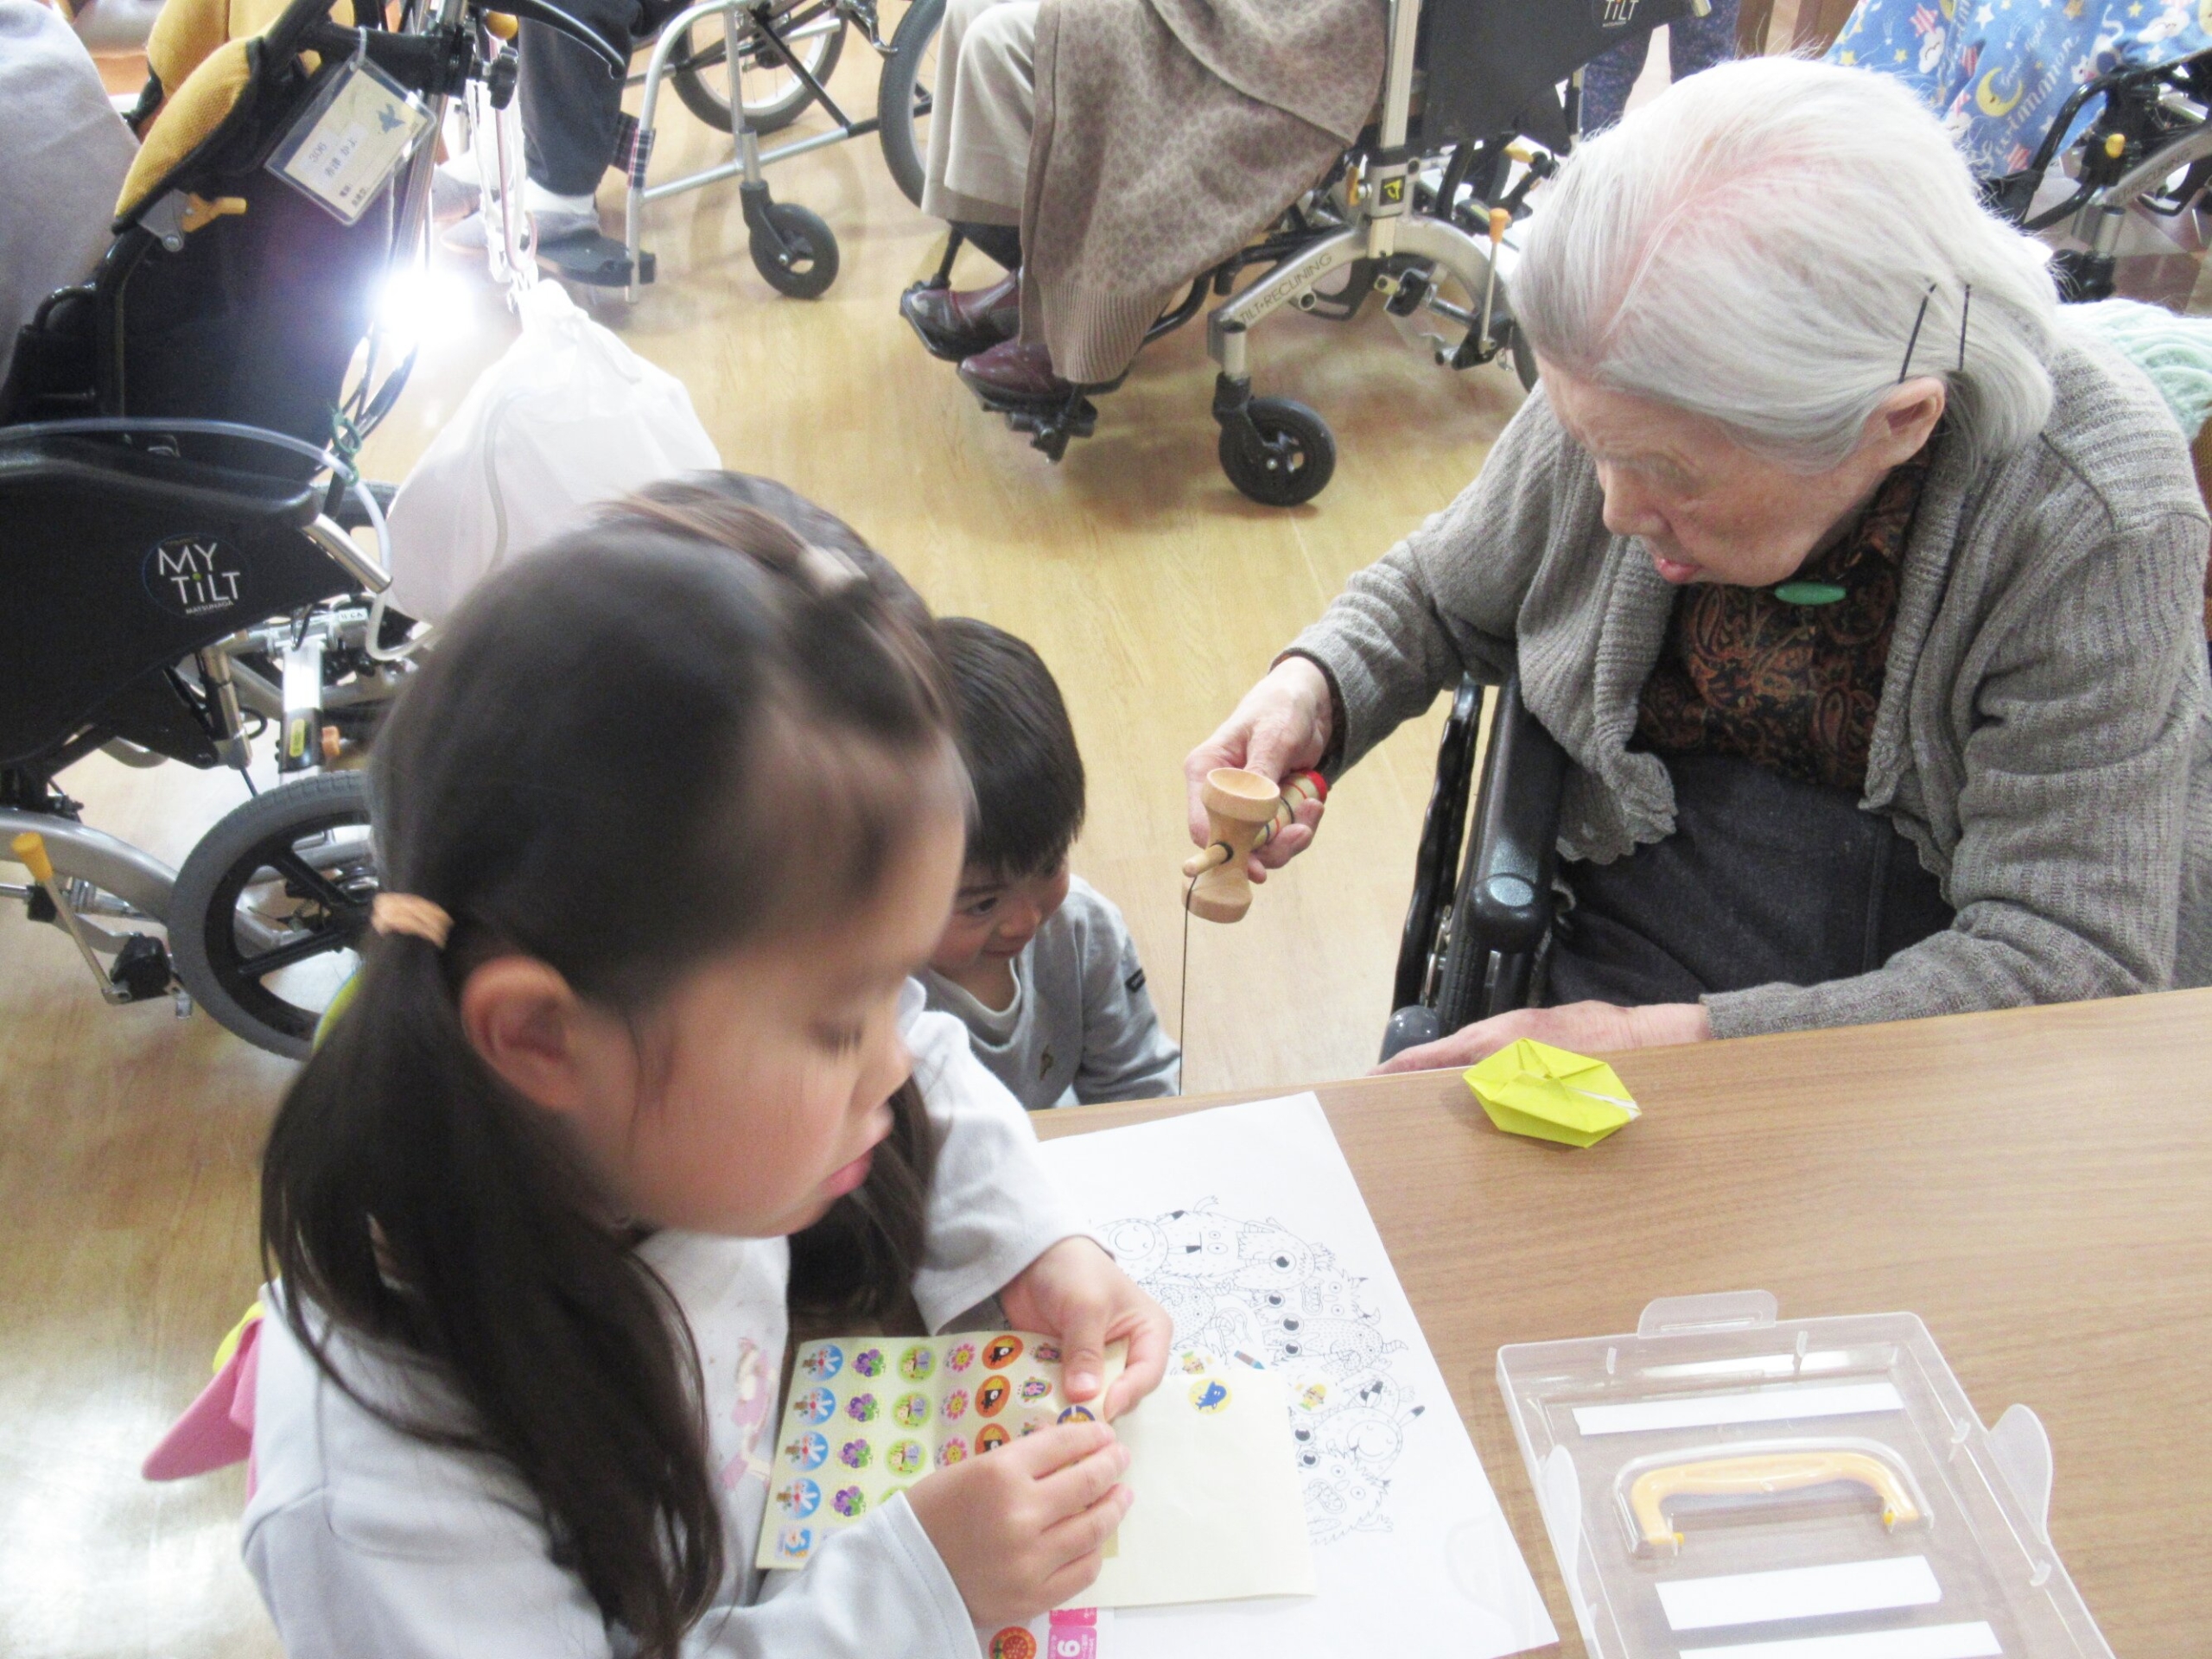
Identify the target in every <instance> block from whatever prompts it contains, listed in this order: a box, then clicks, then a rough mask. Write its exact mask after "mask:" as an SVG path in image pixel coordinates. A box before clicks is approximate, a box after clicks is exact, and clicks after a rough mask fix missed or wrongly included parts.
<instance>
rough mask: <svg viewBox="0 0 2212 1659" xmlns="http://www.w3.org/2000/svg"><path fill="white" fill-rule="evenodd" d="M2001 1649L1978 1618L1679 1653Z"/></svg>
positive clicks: (1810, 1658) (1928, 1658) (1936, 1653)
mask: <svg viewBox="0 0 2212 1659" xmlns="http://www.w3.org/2000/svg"><path fill="white" fill-rule="evenodd" d="M2004 1651H2005V1649H2003V1648H2001V1647H1999V1646H1998V1644H1997V1632H1996V1631H1994V1630H1991V1629H1990V1628H1989V1626H1988V1625H1986V1624H1980V1623H1978V1622H1977V1623H1975V1624H1923V1625H1921V1626H1919V1627H1918V1628H1916V1629H1914V1630H1859V1631H1857V1632H1855V1633H1853V1634H1852V1635H1850V1636H1808V1637H1801V1638H1800V1639H1798V1640H1796V1641H1794V1642H1746V1643H1738V1644H1737V1645H1736V1646H1734V1647H1732V1648H1684V1649H1682V1659H1998V1656H1999V1655H2001V1654H2003V1653H2004Z"/></svg>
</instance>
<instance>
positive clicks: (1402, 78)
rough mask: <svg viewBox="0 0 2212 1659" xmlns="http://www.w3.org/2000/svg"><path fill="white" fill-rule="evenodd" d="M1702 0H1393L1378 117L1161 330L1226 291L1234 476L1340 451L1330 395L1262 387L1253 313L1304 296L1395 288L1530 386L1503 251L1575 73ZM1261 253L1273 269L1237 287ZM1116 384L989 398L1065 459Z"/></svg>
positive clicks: (1419, 330)
mask: <svg viewBox="0 0 2212 1659" xmlns="http://www.w3.org/2000/svg"><path fill="white" fill-rule="evenodd" d="M1692 3H1693V0H1641V3H1637V0H1597V3H1592V0H1431V3H1429V4H1428V5H1426V6H1424V5H1423V3H1422V0H1389V34H1388V44H1387V47H1386V53H1387V56H1386V60H1385V67H1384V70H1383V89H1382V98H1381V103H1380V105H1379V111H1378V115H1377V118H1376V121H1375V123H1374V124H1372V125H1371V126H1370V128H1369V129H1368V130H1366V131H1365V132H1363V134H1362V135H1361V136H1360V138H1359V141H1358V143H1356V144H1355V145H1354V146H1353V147H1352V148H1351V149H1350V150H1348V151H1346V152H1345V154H1344V156H1341V157H1339V158H1338V161H1337V162H1335V164H1334V165H1333V166H1332V168H1330V170H1329V172H1328V174H1327V175H1325V177H1324V178H1322V179H1321V180H1319V181H1318V182H1317V183H1316V184H1315V185H1314V187H1313V188H1312V189H1311V190H1309V191H1308V192H1307V193H1306V195H1305V196H1304V197H1302V198H1301V199H1300V200H1299V201H1297V202H1295V203H1294V204H1293V205H1292V207H1290V209H1289V210H1288V211H1287V213H1284V214H1283V216H1282V217H1281V219H1279V220H1278V221H1277V222H1276V223H1275V224H1274V226H1271V227H1269V228H1268V231H1267V232H1266V233H1265V234H1264V235H1263V236H1262V238H1260V239H1259V240H1258V241H1257V242H1256V243H1254V244H1252V245H1249V246H1247V247H1245V248H1243V249H1241V250H1240V251H1238V252H1237V253H1236V255H1235V256H1234V257H1232V258H1230V259H1229V260H1227V261H1225V262H1224V263H1223V264H1220V265H1218V266H1216V267H1215V268H1214V269H1212V270H1206V271H1202V272H1200V273H1199V274H1198V277H1195V278H1194V279H1193V280H1192V283H1191V288H1190V291H1189V293H1188V294H1187V295H1186V296H1185V297H1184V299H1183V300H1182V301H1181V302H1180V303H1179V304H1178V305H1176V306H1175V307H1174V308H1172V309H1171V310H1169V311H1168V312H1167V313H1166V315H1163V316H1161V317H1160V319H1159V320H1158V321H1156V322H1154V324H1153V326H1152V327H1151V329H1150V330H1149V331H1148V332H1147V334H1146V336H1145V339H1146V340H1147V343H1148V342H1149V341H1151V340H1156V339H1158V338H1160V336H1161V335H1163V334H1168V333H1170V332H1172V331H1173V330H1174V329H1177V328H1179V327H1182V326H1183V325H1184V324H1185V323H1186V322H1188V321H1191V320H1192V318H1193V317H1195V316H1196V315H1198V312H1199V310H1200V309H1201V308H1203V307H1204V305H1205V301H1206V297H1207V295H1208V293H1209V292H1211V293H1212V294H1213V295H1214V296H1217V297H1218V298H1221V299H1222V300H1223V301H1224V303H1223V304H1221V305H1219V306H1217V307H1216V308H1214V310H1213V311H1212V312H1211V315H1209V316H1208V317H1207V319H1206V351H1207V353H1208V354H1209V355H1210V356H1211V357H1212V359H1213V360H1214V362H1215V363H1216V364H1217V365H1218V367H1219V370H1220V372H1219V374H1218V375H1217V378H1216V380H1215V383H1214V400H1213V416H1214V419H1215V420H1216V422H1217V423H1219V425H1220V428H1221V436H1220V439H1219V443H1218V455H1219V459H1220V462H1221V467H1222V471H1223V472H1224V473H1225V474H1228V476H1229V479H1230V482H1231V483H1233V484H1235V485H1236V487H1237V488H1238V489H1239V490H1241V491H1242V492H1243V493H1244V494H1245V495H1247V496H1249V497H1250V498H1251V499H1253V500H1255V501H1258V502H1261V503H1262V504H1263V505H1269V506H1285V507H1287V506H1297V505H1301V504H1303V503H1305V502H1307V501H1310V500H1312V499H1313V498H1314V497H1315V496H1317V495H1319V493H1321V492H1322V490H1324V489H1325V488H1326V487H1327V486H1328V483H1329V480H1330V478H1331V476H1332V474H1333V473H1334V472H1335V470H1336V454H1337V451H1336V440H1335V437H1334V435H1332V433H1331V431H1330V429H1329V427H1328V423H1326V422H1325V421H1324V420H1323V419H1322V417H1321V416H1320V415H1319V414H1318V413H1317V412H1316V411H1315V410H1312V409H1310V408H1308V407H1307V406H1306V404H1301V403H1298V402H1296V401H1295V400H1294V399H1291V398H1287V397H1254V396H1253V395H1252V375H1251V368H1250V347H1249V336H1250V334H1251V331H1252V330H1253V329H1254V328H1255V327H1257V326H1258V325H1259V324H1260V323H1262V322H1263V321H1266V320H1267V319H1268V317H1270V316H1272V315H1274V314H1275V313H1276V312H1277V311H1280V310H1281V309H1282V308H1284V307H1286V306H1288V307H1290V308H1292V309H1294V310H1297V311H1301V312H1304V313H1306V314H1307V315H1312V316H1316V317H1319V318H1322V319H1325V320H1326V321H1334V322H1348V321H1351V319H1352V318H1354V317H1356V316H1357V315H1359V313H1360V311H1361V310H1362V308H1363V307H1364V305H1365V303H1366V302H1367V300H1368V298H1369V297H1370V296H1381V297H1382V299H1383V304H1384V308H1385V309H1386V310H1387V311H1388V312H1389V315H1391V316H1392V317H1393V319H1395V321H1397V322H1398V323H1399V325H1400V327H1401V332H1402V333H1405V334H1408V335H1409V336H1410V337H1412V338H1414V340H1418V341H1419V342H1420V343H1421V345H1423V346H1425V347H1426V348H1427V350H1428V351H1429V352H1430V353H1431V354H1432V355H1433V359H1434V360H1435V362H1436V364H1437V365H1438V366H1439V367H1441V368H1448V369H1452V370H1454V371H1459V370H1465V369H1470V368H1474V367H1477V366H1479V365H1483V364H1485V363H1489V362H1491V361H1494V360H1495V359H1497V358H1498V357H1499V356H1500V354H1501V353H1503V354H1507V355H1509V356H1510V359H1511V361H1512V362H1513V364H1514V366H1515V368H1516V372H1518V374H1519V376H1520V378H1521V382H1522V385H1523V386H1524V387H1525V386H1528V385H1534V384H1535V356H1534V354H1533V353H1531V352H1530V350H1529V346H1528V343H1527V341H1526V340H1525V339H1523V338H1522V336H1521V334H1519V333H1518V331H1517V330H1516V329H1515V327H1514V326H1513V313H1512V307H1511V303H1510V298H1509V295H1508V291H1507V289H1508V284H1507V283H1506V280H1505V278H1504V276H1503V271H1502V269H1501V267H1502V265H1503V263H1504V261H1505V258H1506V257H1508V255H1509V254H1510V249H1509V247H1508V246H1507V240H1506V238H1507V233H1508V232H1509V231H1510V227H1511V226H1512V225H1513V224H1514V223H1516V222H1517V221H1518V220H1520V219H1524V218H1526V217H1527V215H1528V213H1529V192H1530V191H1531V190H1532V189H1533V188H1535V187H1536V186H1537V185H1539V184H1541V182H1542V181H1543V180H1545V179H1547V178H1548V177H1550V176H1551V175H1552V174H1553V173H1554V172H1556V171H1557V169H1558V162H1557V161H1556V159H1555V157H1556V156H1558V155H1560V154H1563V153H1564V152H1565V151H1566V150H1567V148H1568V147H1569V145H1570V144H1571V143H1572V142H1573V130H1574V118H1575V110H1574V104H1575V101H1576V93H1575V89H1574V86H1573V77H1574V76H1575V75H1576V74H1577V73H1578V72H1579V71H1580V68H1581V67H1582V65H1584V64H1585V63H1586V62H1588V61H1589V60H1591V59H1592V58H1594V57H1596V56H1598V55H1599V54H1601V53H1603V52H1605V51H1608V50H1610V49H1611V48H1613V47H1615V46H1617V45H1618V44H1620V43H1621V41H1624V40H1626V39H1630V38H1632V37H1633V36H1634V35H1638V34H1643V33H1647V32H1649V30H1651V29H1655V28H1656V27H1658V26H1659V25H1660V24H1662V23H1665V22H1671V21H1673V20H1674V19H1675V18H1677V17H1681V16H1687V15H1688V13H1689V11H1690V10H1691V6H1692ZM1562 83H1566V85H1567V91H1566V92H1565V94H1564V96H1562V93H1561V91H1560V88H1561V85H1562ZM1417 104H1418V106H1419V107H1418V109H1416V105H1417ZM960 242H961V238H960V237H959V235H958V234H957V232H956V233H955V234H954V236H953V238H951V241H950V244H949V245H948V246H947V248H946V251H945V255H944V261H943V263H942V264H940V266H939V268H938V270H937V272H936V273H935V275H933V276H932V277H931V278H930V279H929V280H928V282H927V283H925V284H924V286H925V287H929V288H944V287H948V286H950V282H951V275H952V261H953V258H954V256H955V254H957V251H958V249H959V246H960ZM1254 267H1264V268H1265V269H1264V273H1263V274H1262V276H1261V277H1258V278H1257V280H1255V281H1254V282H1252V283H1249V285H1247V286H1245V287H1243V288H1242V289H1238V288H1237V286H1236V284H1237V280H1238V278H1239V277H1241V276H1242V275H1243V273H1244V272H1245V271H1246V270H1250V269H1252V268H1254ZM1332 283H1333V284H1334V285H1333V286H1330V284H1332ZM1117 384H1118V383H1117ZM1110 389H1111V388H1101V387H1089V388H1085V387H1080V386H1078V387H1077V388H1075V389H1074V390H1073V391H1071V394H1070V395H1069V396H1068V397H1067V398H1066V399H1065V402H1063V403H1060V404H1056V405H1053V406H1050V407H1046V408H1042V409H1040V408H1039V407H1037V406H1036V405H1034V404H1011V403H1001V402H998V401H995V400H992V399H988V398H987V399H986V400H985V402H984V407H985V408H987V409H989V410H993V411H994V412H995V413H1000V414H1003V415H1005V416H1006V417H1007V424H1008V425H1009V426H1011V427H1013V428H1014V429H1015V430H1017V431H1021V432H1026V433H1027V434H1028V435H1030V439H1031V442H1032V443H1033V445H1034V447H1035V448H1038V449H1040V450H1042V451H1043V452H1044V453H1045V454H1046V455H1047V456H1048V457H1049V458H1051V459H1052V460H1053V461H1058V460H1059V459H1060V458H1061V457H1062V456H1063V455H1065V454H1066V453H1067V446H1068V443H1069V441H1070V440H1071V439H1072V438H1078V437H1088V436H1089V435H1090V434H1091V432H1092V431H1093V430H1094V429H1095V428H1096V423H1097V418H1098V410H1097V407H1096V404H1095V403H1093V401H1092V397H1091V394H1094V393H1096V392H1098V391H1105V390H1110Z"/></svg>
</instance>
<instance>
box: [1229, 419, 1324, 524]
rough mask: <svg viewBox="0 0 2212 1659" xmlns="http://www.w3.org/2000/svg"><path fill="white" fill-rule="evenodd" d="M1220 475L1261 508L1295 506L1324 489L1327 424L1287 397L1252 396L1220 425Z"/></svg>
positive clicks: (1309, 499)
mask: <svg viewBox="0 0 2212 1659" xmlns="http://www.w3.org/2000/svg"><path fill="white" fill-rule="evenodd" d="M1220 454H1221V470H1222V471H1223V472H1224V473H1226V474H1229V481H1230V483H1232V484H1234V485H1235V486H1236V487H1237V488H1238V489H1240V490H1242V491H1243V493H1245V494H1246V495H1248V496H1249V497H1251V499H1253V500H1255V501H1257V502H1259V503H1260V504H1261V505H1263V506H1269V507H1295V506H1300V505H1303V504H1304V503H1306V502H1308V501H1311V500H1312V499H1313V498H1314V497H1315V496H1317V495H1319V494H1320V493H1321V492H1322V491H1323V490H1325V489H1326V488H1328V486H1329V480H1330V478H1331V476H1332V474H1334V473H1335V472H1336V470H1337V441H1336V438H1335V437H1334V436H1333V435H1332V434H1331V433H1330V431H1329V423H1327V422H1326V421H1324V420H1323V419H1322V418H1321V417H1320V416H1319V415H1317V414H1315V413H1314V412H1313V410H1310V409H1308V408H1306V405H1305V404H1301V403H1296V402H1294V401H1293V400H1292V399H1290V398H1288V397H1255V398H1253V399H1252V400H1251V401H1250V402H1249V403H1248V404H1245V405H1244V407H1243V411H1242V415H1241V417H1240V416H1236V415H1231V416H1225V417H1224V419H1223V421H1222V426H1221V447H1220Z"/></svg>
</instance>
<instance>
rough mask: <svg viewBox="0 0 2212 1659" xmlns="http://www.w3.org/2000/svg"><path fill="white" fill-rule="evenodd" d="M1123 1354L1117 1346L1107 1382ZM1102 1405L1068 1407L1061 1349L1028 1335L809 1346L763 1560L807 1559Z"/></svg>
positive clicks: (798, 1377)
mask: <svg viewBox="0 0 2212 1659" xmlns="http://www.w3.org/2000/svg"><path fill="white" fill-rule="evenodd" d="M1119 1360H1120V1351H1119V1349H1118V1347H1117V1348H1116V1349H1115V1350H1114V1351H1111V1352H1109V1355H1108V1357H1107V1365H1106V1370H1107V1380H1108V1381H1109V1383H1110V1382H1111V1381H1112V1379H1113V1377H1114V1376H1116V1375H1118V1374H1119V1370H1120V1363H1119ZM1094 1406H1095V1402H1094V1405H1082V1406H1078V1405H1074V1404H1071V1403H1070V1402H1069V1401H1068V1399H1067V1397H1066V1396H1065V1395H1064V1394H1062V1393H1061V1391H1060V1351H1059V1348H1058V1345H1057V1344H1054V1343H1053V1341H1052V1338H1049V1337H1039V1336H1037V1335H1035V1334H1033V1333H1032V1332H1020V1331H998V1332H988V1331H987V1332H969V1333H967V1334H964V1335H959V1336H946V1337H842V1338H835V1339H833V1340H830V1341H827V1342H810V1343H807V1344H804V1346H802V1347H801V1348H800V1349H799V1351H798V1358H797V1360H796V1362H795V1363H794V1364H793V1367H792V1370H791V1403H790V1404H789V1405H788V1406H786V1407H785V1409H784V1414H783V1421H782V1430H781V1433H780V1435H779V1439H778V1441H777V1446H776V1461H775V1465H774V1467H773V1469H772V1471H771V1472H770V1475H769V1484H768V1513H767V1517H766V1520H765V1521H764V1522H762V1525H761V1528H760V1554H759V1556H758V1562H759V1565H760V1566H761V1567H803V1566H804V1565H805V1564H806V1560H807V1557H808V1556H810V1555H811V1554H813V1553H814V1551H815V1550H816V1549H817V1548H818V1547H819V1546H820V1545H821V1543H822V1541H823V1539H824V1538H826V1537H828V1536H829V1535H830V1534H832V1533H834V1532H836V1531H837V1530H838V1529H840V1528H842V1527H848V1526H850V1525H851V1524H852V1523H853V1522H855V1521H857V1520H859V1519H860V1518H861V1516H864V1515H866V1514H867V1513H868V1511H869V1510H873V1509H875V1508H877V1507H878V1506H880V1504H882V1503H885V1502H886V1501H887V1500H888V1499H889V1498H890V1497H891V1496H892V1494H893V1493H894V1492H901V1491H905V1490H906V1488H907V1487H909V1486H911V1485H912V1484H914V1483H915V1482H916V1481H918V1480H919V1479H920V1478H922V1477H923V1476H924V1475H925V1474H928V1473H929V1472H930V1471H931V1470H933V1469H946V1468H950V1467H951V1465H954V1464H956V1463H958V1462H960V1461H962V1460H963V1459H966V1458H971V1457H978V1456H981V1455H982V1454H983V1453H985V1452H995V1451H996V1450H997V1449H998V1448H999V1447H1000V1446H1004V1445H1006V1444H1007V1441H1009V1440H1013V1439H1014V1438H1015V1437H1017V1436H1019V1435H1023V1434H1033V1433H1036V1432H1037V1431H1038V1430H1039V1429H1040V1428H1043V1427H1047V1426H1048V1425H1050V1424H1052V1423H1058V1422H1069V1421H1088V1420H1089V1419H1090V1417H1091V1415H1092V1414H1093V1410H1094Z"/></svg>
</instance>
